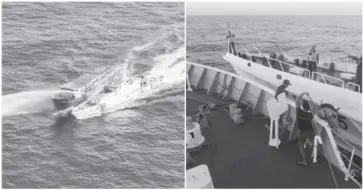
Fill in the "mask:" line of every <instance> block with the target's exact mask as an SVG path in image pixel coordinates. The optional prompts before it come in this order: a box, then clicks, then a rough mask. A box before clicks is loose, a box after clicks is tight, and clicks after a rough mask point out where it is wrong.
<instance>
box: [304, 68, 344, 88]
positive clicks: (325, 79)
mask: <svg viewBox="0 0 363 190" xmlns="http://www.w3.org/2000/svg"><path fill="white" fill-rule="evenodd" d="M316 76H319V77H320V78H322V79H323V81H324V83H325V84H330V85H333V84H331V80H329V79H332V80H335V81H338V83H341V85H340V86H339V87H342V88H344V81H343V80H342V79H338V78H335V77H332V76H329V75H325V74H322V73H318V72H313V73H312V75H311V78H312V79H313V80H314V79H316ZM327 81H330V83H329V82H327ZM334 86H335V85H334Z"/></svg>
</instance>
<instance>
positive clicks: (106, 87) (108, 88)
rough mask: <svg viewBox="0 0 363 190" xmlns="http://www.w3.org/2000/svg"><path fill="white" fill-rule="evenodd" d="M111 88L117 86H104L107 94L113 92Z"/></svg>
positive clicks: (104, 91)
mask: <svg viewBox="0 0 363 190" xmlns="http://www.w3.org/2000/svg"><path fill="white" fill-rule="evenodd" d="M111 88H117V87H116V86H110V85H106V86H104V87H103V91H102V92H103V93H105V94H107V93H110V92H112V90H111Z"/></svg>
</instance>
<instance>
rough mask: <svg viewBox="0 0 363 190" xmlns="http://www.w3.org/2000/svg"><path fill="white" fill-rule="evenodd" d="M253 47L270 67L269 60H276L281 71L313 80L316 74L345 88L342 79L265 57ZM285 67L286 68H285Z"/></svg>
mask: <svg viewBox="0 0 363 190" xmlns="http://www.w3.org/2000/svg"><path fill="white" fill-rule="evenodd" d="M238 44H239V45H240V46H241V47H242V49H243V50H244V51H245V52H246V53H247V55H248V57H249V60H250V61H252V56H251V53H250V52H249V51H248V50H247V48H245V47H244V46H243V45H242V44H241V43H238ZM253 47H254V48H255V49H256V50H257V52H258V56H260V57H263V58H265V59H266V61H267V64H268V66H269V67H270V68H273V69H275V68H274V67H273V66H272V65H271V62H270V60H272V61H274V62H277V63H278V64H279V66H280V68H281V69H280V70H281V71H282V72H288V73H293V74H297V75H298V76H301V77H304V78H309V79H314V80H315V78H316V76H319V77H320V78H321V79H322V80H323V82H324V83H325V84H330V85H333V86H337V85H334V84H335V83H334V82H331V81H337V82H338V85H339V86H338V87H342V88H345V85H344V81H343V80H342V79H339V78H336V77H332V76H329V75H326V74H323V73H319V72H312V73H311V72H310V70H308V69H306V68H303V67H299V66H297V65H294V64H291V63H287V62H284V61H281V60H278V59H274V58H270V57H266V56H265V54H263V53H261V51H260V50H259V49H258V48H257V47H256V46H253ZM280 50H281V51H282V52H283V53H284V54H285V56H286V58H287V53H286V52H284V51H283V50H282V49H281V48H280ZM319 54H322V55H324V57H326V58H328V59H329V56H326V55H325V53H319ZM329 60H330V59H329ZM286 68H288V70H286ZM349 86H358V85H357V84H354V83H349ZM347 88H348V84H347ZM359 89H360V87H359Z"/></svg>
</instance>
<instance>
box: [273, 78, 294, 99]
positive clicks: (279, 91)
mask: <svg viewBox="0 0 363 190" xmlns="http://www.w3.org/2000/svg"><path fill="white" fill-rule="evenodd" d="M290 85H291V83H290V81H289V80H287V79H285V80H284V81H283V82H282V85H280V86H279V87H278V88H277V90H276V93H275V96H274V97H275V99H276V100H278V99H277V96H278V95H280V94H281V93H283V92H285V94H286V96H287V94H288V93H287V91H286V90H285V89H286V88H287V87H288V86H290Z"/></svg>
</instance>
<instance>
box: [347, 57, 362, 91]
mask: <svg viewBox="0 0 363 190" xmlns="http://www.w3.org/2000/svg"><path fill="white" fill-rule="evenodd" d="M348 57H350V58H351V59H353V60H354V61H356V63H357V71H356V72H355V81H354V82H355V83H356V84H358V85H359V86H360V93H362V56H360V58H358V57H356V56H352V55H349V56H348ZM356 91H358V87H356Z"/></svg>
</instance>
